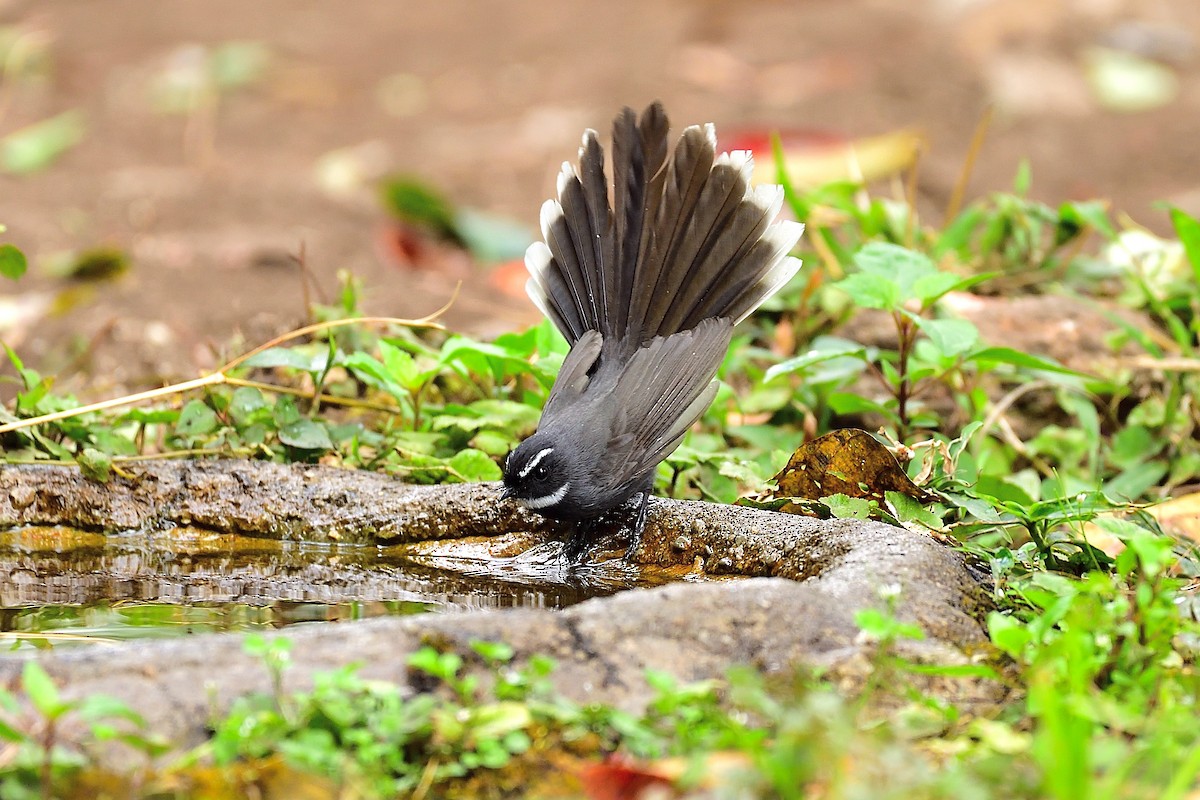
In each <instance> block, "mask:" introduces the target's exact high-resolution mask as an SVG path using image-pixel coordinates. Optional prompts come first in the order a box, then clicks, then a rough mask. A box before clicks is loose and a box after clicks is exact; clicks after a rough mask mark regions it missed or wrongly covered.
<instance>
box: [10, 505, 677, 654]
mask: <svg viewBox="0 0 1200 800" xmlns="http://www.w3.org/2000/svg"><path fill="white" fill-rule="evenodd" d="M456 552H458V553H459V555H457V556H456V555H455V554H456ZM671 577H672V576H666V575H657V576H649V575H647V574H646V573H645V572H644V571H642V570H638V569H636V568H634V567H630V566H628V565H626V564H624V563H623V562H620V561H612V562H604V563H601V564H598V565H593V566H587V567H574V568H571V567H567V566H566V565H565V564H564V562H563V561H562V559H561V558H560V557H559V551H558V549H557V548H556V546H543V547H539V548H533V549H531V550H529V551H528V552H526V553H522V554H520V555H517V556H515V557H510V558H493V557H489V556H487V555H486V548H484V547H481V546H480V545H479V543H478V542H476V543H472V544H471V545H468V546H465V547H463V548H462V549H461V551H456V550H455V548H454V546H453V544H451V545H448V546H446V547H440V548H439V551H438V554H437V555H436V556H431V555H428V554H421V553H417V552H414V550H413V548H411V547H405V546H396V547H388V548H383V547H363V546H346V545H314V544H305V543H295V542H278V541H273V540H265V539H256V538H251V537H244V536H231V535H227V534H215V533H212V532H209V531H205V530H201V529H195V528H173V529H170V530H166V531H153V532H146V531H136V532H129V533H120V534H111V535H104V534H99V533H93V532H89V531H80V530H74V529H70V528H61V527H27V528H21V529H15V530H10V531H4V532H0V647H3V646H5V645H6V644H7V643H10V642H11V643H13V644H14V645H15V646H44V645H47V644H50V645H55V646H57V645H62V644H69V643H74V642H80V641H110V640H120V639H130V638H143V637H147V636H177V635H187V634H190V633H198V632H203V631H227V630H251V629H259V628H262V629H273V628H280V627H284V626H287V625H293V624H298V623H308V622H317V621H322V622H328V621H338V620H350V619H362V618H366V617H375V616H385V615H404V614H414V613H425V612H429V611H438V610H444V609H466V608H504V607H514V606H520V607H533V608H563V607H566V606H569V605H572V604H574V603H578V602H580V601H582V600H586V599H588V598H590V597H598V596H603V595H608V594H612V593H614V592H616V591H620V590H621V589H625V588H630V587H632V586H646V585H656V584H660V583H663V582H665V581H666V580H669V579H670V578H671ZM675 577H677V576H675Z"/></svg>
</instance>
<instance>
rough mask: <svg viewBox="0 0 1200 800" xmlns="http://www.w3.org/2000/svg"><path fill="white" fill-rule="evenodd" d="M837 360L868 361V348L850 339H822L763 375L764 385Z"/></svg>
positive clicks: (829, 337) (827, 337) (830, 337)
mask: <svg viewBox="0 0 1200 800" xmlns="http://www.w3.org/2000/svg"><path fill="white" fill-rule="evenodd" d="M835 358H856V359H860V360H862V361H866V359H867V348H865V347H863V346H862V345H861V344H858V343H857V342H852V341H850V340H848V339H838V338H835V337H832V336H825V337H820V338H818V339H817V340H816V341H814V342H813V346H812V348H810V349H809V351H808V352H807V353H804V354H802V355H798V356H796V357H794V358H789V359H787V360H786V361H781V362H780V363H778V364H776V365H774V366H772V367H771V368H770V369H768V370H767V372H766V374H765V375H763V383H769V382H770V381H771V380H772V379H774V378H777V377H779V376H780V375H789V374H791V373H793V372H801V371H803V370H805V369H807V368H809V367H811V366H813V365H814V364H820V363H823V362H825V361H832V360H833V359H835Z"/></svg>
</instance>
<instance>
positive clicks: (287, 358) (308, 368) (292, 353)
mask: <svg viewBox="0 0 1200 800" xmlns="http://www.w3.org/2000/svg"><path fill="white" fill-rule="evenodd" d="M325 361H326V356H325V354H324V353H321V354H320V355H318V356H317V357H316V358H315V359H314V358H313V357H312V356H309V355H305V354H304V353H302V352H300V351H299V350H296V349H293V348H290V347H270V348H268V349H266V350H263V351H262V352H261V353H255V354H254V355H252V356H250V358H247V359H246V360H245V361H243V362H242V363H241V366H244V367H258V368H260V369H271V368H274V367H291V368H293V369H298V370H301V371H302V372H320V371H321V370H323V369H324V368H325Z"/></svg>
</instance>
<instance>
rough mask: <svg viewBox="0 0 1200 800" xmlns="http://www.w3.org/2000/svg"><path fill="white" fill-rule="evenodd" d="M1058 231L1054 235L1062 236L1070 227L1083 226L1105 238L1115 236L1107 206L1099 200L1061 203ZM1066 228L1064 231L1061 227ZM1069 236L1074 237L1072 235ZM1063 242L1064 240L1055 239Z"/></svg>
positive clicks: (1078, 227)
mask: <svg viewBox="0 0 1200 800" xmlns="http://www.w3.org/2000/svg"><path fill="white" fill-rule="evenodd" d="M1058 224H1059V231H1058V232H1057V233H1056V236H1058V237H1061V236H1064V235H1065V233H1066V232H1070V231H1071V230H1072V229H1074V230H1075V231H1078V230H1080V229H1082V228H1084V227H1088V228H1092V229H1093V230H1096V231H1099V232H1100V233H1101V234H1103V235H1104V237H1105V238H1106V239H1114V238H1116V235H1117V231H1116V229H1114V228H1113V226H1112V222H1110V221H1109V219H1108V206H1107V204H1106V203H1104V202H1102V201H1099V200H1088V201H1075V202H1068V203H1063V204H1062V205H1061V206H1059V208H1058ZM1064 228H1065V229H1066V232H1064V231H1063V229H1064ZM1070 238H1074V237H1073V236H1072V237H1070ZM1056 243H1057V244H1060V245H1061V244H1063V243H1064V241H1057V242H1056Z"/></svg>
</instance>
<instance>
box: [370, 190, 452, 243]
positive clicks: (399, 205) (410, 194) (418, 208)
mask: <svg viewBox="0 0 1200 800" xmlns="http://www.w3.org/2000/svg"><path fill="white" fill-rule="evenodd" d="M383 205H384V207H385V208H386V209H387V210H388V211H389V212H391V214H392V215H393V216H395V217H396V218H397V219H399V220H402V221H404V222H407V223H410V224H412V225H417V226H419V227H422V228H425V229H427V230H429V231H430V232H431V233H433V234H435V235H437V236H440V237H442V238H445V239H451V240H453V241H456V242H461V241H462V238H461V236H460V235H459V232H458V220H457V215H456V213H455V211H454V206H453V205H452V204H451V203H450V201H449V200H447V199H446V198H445V196H443V195H442V194H441V192H438V191H437V190H436V189H434V188H433V187H431V186H429V185H428V184H426V183H424V182H423V181H420V180H417V179H415V178H411V177H404V176H401V177H394V178H390V179H389V180H387V181H386V182H385V183H384V186H383Z"/></svg>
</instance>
